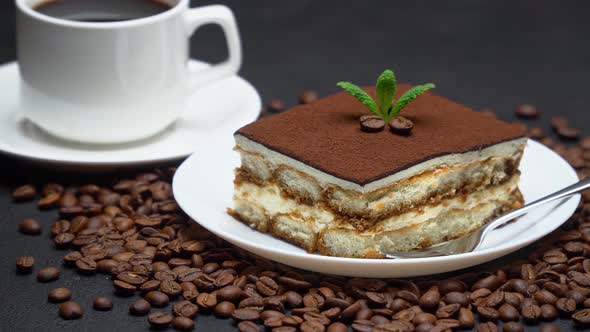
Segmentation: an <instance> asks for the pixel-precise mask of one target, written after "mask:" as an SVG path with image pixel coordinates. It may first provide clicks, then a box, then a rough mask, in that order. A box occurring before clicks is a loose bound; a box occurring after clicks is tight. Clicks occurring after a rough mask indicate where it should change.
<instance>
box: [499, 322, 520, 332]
mask: <svg viewBox="0 0 590 332" xmlns="http://www.w3.org/2000/svg"><path fill="white" fill-rule="evenodd" d="M502 331H503V332H524V326H522V324H519V323H517V322H508V323H506V324H504V326H502Z"/></svg>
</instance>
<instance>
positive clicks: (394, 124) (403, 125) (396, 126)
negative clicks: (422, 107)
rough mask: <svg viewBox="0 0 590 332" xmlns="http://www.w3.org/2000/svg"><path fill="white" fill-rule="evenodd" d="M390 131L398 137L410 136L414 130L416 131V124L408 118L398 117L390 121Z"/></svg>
mask: <svg viewBox="0 0 590 332" xmlns="http://www.w3.org/2000/svg"><path fill="white" fill-rule="evenodd" d="M389 129H391V131H392V132H394V133H395V134H398V135H402V136H403V135H409V134H410V133H411V132H412V129H414V122H412V120H410V119H408V118H406V117H403V116H401V115H398V116H396V117H395V118H393V119H391V120H390V121H389Z"/></svg>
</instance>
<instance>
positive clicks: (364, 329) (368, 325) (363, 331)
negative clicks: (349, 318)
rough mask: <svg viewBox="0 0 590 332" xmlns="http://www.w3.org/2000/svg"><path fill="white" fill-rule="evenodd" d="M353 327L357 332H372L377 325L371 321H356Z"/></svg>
mask: <svg viewBox="0 0 590 332" xmlns="http://www.w3.org/2000/svg"><path fill="white" fill-rule="evenodd" d="M351 326H352V330H353V331H355V332H372V331H373V328H374V327H375V324H374V323H373V322H371V321H370V320H355V321H354V322H353V323H352V325H351Z"/></svg>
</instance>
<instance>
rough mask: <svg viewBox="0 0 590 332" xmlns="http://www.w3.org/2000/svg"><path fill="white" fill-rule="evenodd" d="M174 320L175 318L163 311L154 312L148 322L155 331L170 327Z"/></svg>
mask: <svg viewBox="0 0 590 332" xmlns="http://www.w3.org/2000/svg"><path fill="white" fill-rule="evenodd" d="M172 320H173V317H172V316H171V315H170V314H168V313H166V312H162V311H157V312H152V313H151V314H149V316H148V322H149V323H150V325H151V326H152V327H153V328H155V329H164V328H166V327H168V326H170V323H172Z"/></svg>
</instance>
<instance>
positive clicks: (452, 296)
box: [443, 292, 469, 307]
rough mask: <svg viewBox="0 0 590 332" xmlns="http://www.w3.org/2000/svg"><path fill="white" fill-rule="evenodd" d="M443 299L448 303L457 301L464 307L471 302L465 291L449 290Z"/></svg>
mask: <svg viewBox="0 0 590 332" xmlns="http://www.w3.org/2000/svg"><path fill="white" fill-rule="evenodd" d="M443 301H444V302H445V303H446V304H454V303H456V304H458V305H460V306H462V307H463V306H467V305H468V304H469V298H468V297H467V295H465V293H463V292H449V293H447V294H446V295H445V296H444V297H443Z"/></svg>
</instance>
